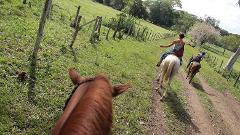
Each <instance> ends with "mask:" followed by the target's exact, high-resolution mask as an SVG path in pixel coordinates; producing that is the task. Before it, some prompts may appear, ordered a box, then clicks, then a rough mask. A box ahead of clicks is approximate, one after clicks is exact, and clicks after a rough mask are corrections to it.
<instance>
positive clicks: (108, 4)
mask: <svg viewBox="0 0 240 135" xmlns="http://www.w3.org/2000/svg"><path fill="white" fill-rule="evenodd" d="M103 3H104V4H105V5H107V6H110V5H111V0H104V2H103Z"/></svg>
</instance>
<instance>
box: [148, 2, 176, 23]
mask: <svg viewBox="0 0 240 135" xmlns="http://www.w3.org/2000/svg"><path fill="white" fill-rule="evenodd" d="M174 15H175V12H174V9H173V7H172V3H170V2H166V1H154V2H153V3H152V4H151V6H150V14H149V20H150V21H152V22H153V23H154V24H157V25H161V26H165V27H171V26H172V25H173V23H174V21H173V20H174Z"/></svg>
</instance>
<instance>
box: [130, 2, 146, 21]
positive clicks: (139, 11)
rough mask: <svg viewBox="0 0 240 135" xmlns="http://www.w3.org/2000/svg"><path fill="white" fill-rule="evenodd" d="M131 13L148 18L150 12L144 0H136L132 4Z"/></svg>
mask: <svg viewBox="0 0 240 135" xmlns="http://www.w3.org/2000/svg"><path fill="white" fill-rule="evenodd" d="M129 14H130V15H132V16H135V17H137V18H143V19H147V17H148V13H147V11H146V9H145V7H144V6H143V2H142V0H134V2H133V4H132V5H131V6H130V10H129Z"/></svg>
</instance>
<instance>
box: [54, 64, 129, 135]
mask: <svg viewBox="0 0 240 135" xmlns="http://www.w3.org/2000/svg"><path fill="white" fill-rule="evenodd" d="M69 76H70V79H71V80H72V82H73V84H74V85H75V89H74V90H73V92H72V95H71V96H70V98H69V99H68V100H67V103H66V104H65V107H64V108H65V109H64V112H63V113H62V115H61V117H60V118H59V120H58V121H57V123H56V125H55V127H54V128H53V129H52V132H51V134H52V135H65V134H67V135H107V134H109V133H110V131H111V125H112V98H113V97H115V96H117V95H119V94H121V93H123V92H124V91H126V90H127V89H128V88H129V87H130V86H129V85H128V84H124V85H116V86H112V85H111V83H110V81H109V80H108V78H107V77H106V76H104V75H97V76H96V77H93V78H85V77H82V76H80V75H79V74H78V73H77V71H76V70H74V69H73V68H71V69H69Z"/></svg>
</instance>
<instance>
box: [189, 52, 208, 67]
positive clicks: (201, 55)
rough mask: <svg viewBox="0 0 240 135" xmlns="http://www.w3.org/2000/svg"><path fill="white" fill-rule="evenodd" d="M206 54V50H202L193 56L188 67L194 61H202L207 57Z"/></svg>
mask: <svg viewBox="0 0 240 135" xmlns="http://www.w3.org/2000/svg"><path fill="white" fill-rule="evenodd" d="M205 54H206V53H205V52H201V53H199V54H198V55H197V56H194V57H191V58H190V60H189V62H188V65H187V68H188V67H189V66H190V65H191V63H192V62H198V63H200V62H201V61H202V60H203V58H204V57H205Z"/></svg>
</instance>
